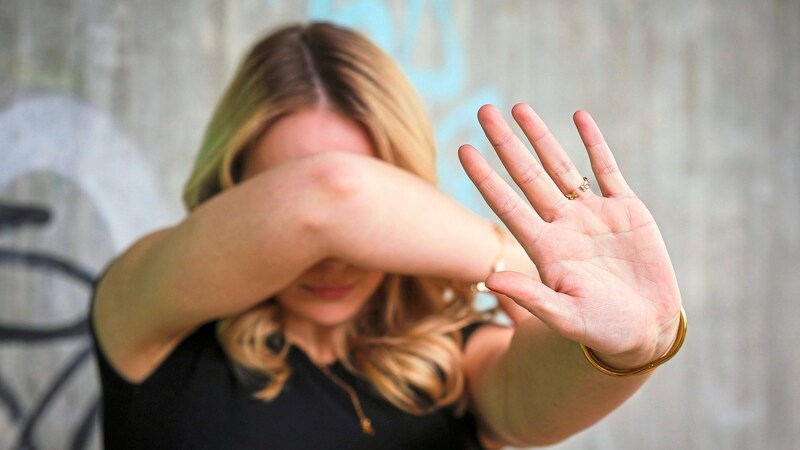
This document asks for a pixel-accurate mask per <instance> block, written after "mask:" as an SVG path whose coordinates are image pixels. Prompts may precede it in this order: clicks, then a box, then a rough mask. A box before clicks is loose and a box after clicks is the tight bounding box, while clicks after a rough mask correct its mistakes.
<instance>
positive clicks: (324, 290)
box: [303, 285, 353, 299]
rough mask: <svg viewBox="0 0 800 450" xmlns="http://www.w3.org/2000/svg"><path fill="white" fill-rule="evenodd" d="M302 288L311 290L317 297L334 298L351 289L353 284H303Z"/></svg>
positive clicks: (342, 295) (343, 294) (347, 292)
mask: <svg viewBox="0 0 800 450" xmlns="http://www.w3.org/2000/svg"><path fill="white" fill-rule="evenodd" d="M303 289H305V290H307V291H308V292H311V293H312V294H314V295H315V296H316V297H319V298H329V299H336V298H342V297H344V296H345V295H347V294H349V293H350V291H352V290H353V285H339V286H333V285H331V286H309V285H303Z"/></svg>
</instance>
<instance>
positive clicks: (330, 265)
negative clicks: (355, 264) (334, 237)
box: [319, 258, 347, 271]
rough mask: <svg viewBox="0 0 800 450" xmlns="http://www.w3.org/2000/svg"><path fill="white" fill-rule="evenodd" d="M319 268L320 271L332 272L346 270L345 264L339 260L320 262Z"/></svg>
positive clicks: (329, 259) (331, 259) (332, 259)
mask: <svg viewBox="0 0 800 450" xmlns="http://www.w3.org/2000/svg"><path fill="white" fill-rule="evenodd" d="M319 267H320V268H321V269H325V270H330V271H334V270H340V271H341V270H344V269H346V268H347V263H346V262H344V261H342V260H341V259H336V258H327V259H323V260H322V261H320V262H319Z"/></svg>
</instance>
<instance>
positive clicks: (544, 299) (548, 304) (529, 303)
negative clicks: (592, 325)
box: [486, 272, 581, 338]
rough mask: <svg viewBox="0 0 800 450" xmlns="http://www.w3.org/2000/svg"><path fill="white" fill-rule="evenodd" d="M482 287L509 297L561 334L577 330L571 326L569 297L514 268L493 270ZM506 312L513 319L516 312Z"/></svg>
mask: <svg viewBox="0 0 800 450" xmlns="http://www.w3.org/2000/svg"><path fill="white" fill-rule="evenodd" d="M486 287H488V288H489V289H491V290H492V291H493V292H497V293H498V294H502V295H504V296H507V297H509V298H511V299H512V300H513V301H514V302H515V303H516V304H517V305H519V306H521V307H522V308H525V309H526V310H528V312H530V313H531V314H533V315H534V316H536V317H538V318H539V319H540V320H541V321H542V322H544V323H545V324H547V326H549V327H550V328H552V329H553V330H554V331H556V332H557V333H559V334H561V335H563V336H565V337H568V338H572V337H574V336H575V335H576V334H578V332H580V331H581V330H576V329H574V328H575V317H576V316H575V314H574V307H573V302H572V297H570V296H568V295H566V294H562V293H560V292H556V291H554V290H552V289H550V288H549V287H547V286H546V285H544V284H543V283H542V282H541V281H539V280H535V279H533V278H531V277H529V276H527V275H524V274H521V273H518V272H495V273H493V274H492V275H490V276H489V277H488V278H487V279H486ZM498 300H499V298H498ZM501 306H503V305H502V303H501ZM503 309H506V308H505V306H503ZM509 316H510V317H511V318H512V320H514V322H515V323H516V322H517V317H519V314H518V313H515V314H514V316H512V315H511V314H509Z"/></svg>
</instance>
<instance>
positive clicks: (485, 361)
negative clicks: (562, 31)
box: [459, 105, 681, 446]
mask: <svg viewBox="0 0 800 450" xmlns="http://www.w3.org/2000/svg"><path fill="white" fill-rule="evenodd" d="M512 112H513V115H514V118H515V119H516V121H517V123H518V124H519V125H520V127H521V128H522V131H523V132H524V133H525V135H526V136H527V137H528V139H529V141H530V142H531V143H532V145H533V147H534V150H535V151H536V153H537V155H538V156H539V160H540V161H541V164H540V163H539V162H538V161H536V159H535V158H534V157H533V156H532V155H531V154H530V152H529V151H528V150H527V149H526V148H525V146H524V145H523V144H522V142H521V141H520V140H519V139H518V138H516V136H515V135H514V133H513V131H512V130H511V128H510V127H509V126H508V124H507V123H506V122H505V120H503V118H502V116H501V115H500V114H499V112H498V111H497V110H496V109H494V108H492V107H483V108H481V110H480V111H479V113H478V118H479V120H480V122H481V125H482V126H483V128H484V131H485V132H486V136H487V137H488V138H489V141H490V142H491V143H492V145H493V146H494V148H495V150H496V151H497V154H498V156H499V157H500V159H501V161H502V162H503V165H504V166H505V167H506V169H507V170H508V172H509V174H510V175H511V177H512V178H513V179H514V182H515V183H517V185H519V187H520V188H521V190H522V192H523V194H524V196H525V198H527V200H528V202H530V204H527V203H526V202H524V201H523V200H522V198H521V197H520V196H518V195H517V194H516V192H514V190H512V189H511V187H510V186H508V185H507V184H506V183H505V182H504V181H503V180H502V179H501V178H500V177H499V176H498V175H497V173H495V172H494V170H493V169H492V168H491V167H490V166H489V165H488V164H487V163H486V161H485V160H483V159H482V158H481V157H480V155H479V154H478V153H477V152H476V151H475V149H473V148H471V147H469V146H463V147H462V148H461V149H460V150H459V157H460V159H461V162H462V164H463V165H464V169H465V170H466V171H467V174H468V175H469V177H470V179H471V180H472V181H473V182H474V183H475V185H476V186H477V187H478V189H479V190H480V192H481V194H482V195H483V197H484V198H485V199H486V201H487V203H488V204H489V205H490V206H491V207H492V209H493V210H494V211H495V213H497V215H498V216H499V217H500V218H501V220H503V222H504V223H505V224H506V225H507V226H508V228H509V230H510V231H511V232H512V234H514V236H515V237H516V238H517V240H518V242H520V243H521V244H522V246H523V248H524V249H525V251H526V253H527V254H528V255H529V257H530V258H531V260H532V261H533V262H535V263H536V266H537V270H538V272H539V275H540V279H535V278H533V277H529V276H527V275H523V274H520V273H517V272H515V271H503V272H499V273H495V274H492V275H491V276H489V278H487V280H486V285H487V286H488V287H489V288H490V289H491V290H493V291H495V292H498V293H501V294H504V295H506V296H508V297H510V298H512V299H513V300H514V301H515V302H516V303H517V304H518V305H520V306H521V307H523V308H524V309H526V310H527V311H528V312H529V313H530V314H531V316H529V317H528V318H527V319H526V320H523V321H522V322H521V323H520V324H519V325H518V326H517V328H516V331H512V330H502V329H499V328H494V327H486V328H485V329H483V330H480V331H479V332H476V335H475V336H474V337H473V338H472V339H471V340H470V345H469V346H468V347H467V349H466V356H465V369H466V373H467V379H468V381H469V383H468V384H469V386H470V394H471V400H472V406H473V411H474V412H475V413H476V414H477V415H478V418H479V423H480V425H481V429H482V430H483V432H484V433H485V435H488V436H489V437H490V438H493V439H494V440H495V442H497V443H500V444H513V445H519V446H524V445H541V444H551V443H554V442H557V441H559V440H562V439H564V438H566V437H568V436H570V435H572V434H573V433H576V432H578V431H580V430H581V429H583V428H586V427H588V426H589V425H591V424H592V423H594V422H596V421H597V420H599V419H600V418H601V417H603V416H604V415H606V414H608V413H609V412H611V411H612V410H613V409H614V408H616V407H617V406H618V405H619V404H621V403H622V402H623V401H625V399H627V398H628V397H629V396H630V395H631V394H632V393H633V392H635V391H636V389H638V388H639V387H640V386H641V385H642V384H643V383H644V382H645V381H646V380H647V378H648V376H649V375H637V376H631V377H624V378H612V377H609V376H607V375H605V374H602V373H600V372H599V371H597V370H596V369H595V368H593V367H592V366H591V365H590V364H589V363H588V362H587V361H586V360H585V358H584V357H583V354H582V352H581V350H580V347H579V344H578V343H583V344H585V345H586V346H588V347H589V348H591V349H592V350H593V351H594V353H595V355H596V356H597V357H598V358H599V359H600V360H601V361H603V362H604V363H605V364H606V365H608V366H611V367H614V368H616V369H619V370H625V369H634V368H639V367H643V366H646V365H647V364H648V363H649V362H651V361H654V360H656V359H657V358H658V357H659V356H661V355H662V354H664V353H665V352H666V351H667V349H668V348H669V347H670V345H671V344H672V342H673V340H674V339H675V338H676V335H677V334H678V333H677V332H678V323H679V321H680V305H681V296H680V292H679V289H678V285H677V281H676V279H675V273H674V270H673V268H672V264H671V262H670V260H669V256H668V254H667V250H666V246H665V244H664V241H663V239H662V238H661V234H660V232H659V230H658V227H657V226H656V224H655V221H654V219H653V217H652V216H651V215H650V213H649V211H647V208H646V207H645V206H644V204H643V203H642V202H641V201H640V200H639V199H638V198H637V197H636V195H635V194H634V193H633V191H632V190H631V189H630V187H629V186H628V185H627V183H626V182H625V180H624V179H623V177H622V175H621V174H620V173H619V169H618V168H617V166H616V163H615V161H614V158H613V156H612V155H611V152H610V150H609V149H608V146H607V144H606V143H605V141H604V140H603V137H602V135H601V134H600V131H599V130H598V128H597V126H596V125H595V123H594V121H593V120H592V119H591V117H589V115H588V114H586V113H584V112H577V113H576V114H575V116H574V120H575V124H576V127H577V128H578V132H579V133H580V135H581V138H582V140H583V142H584V144H585V146H586V149H587V151H588V153H589V158H590V161H591V165H592V171H593V172H594V175H595V177H596V179H597V182H598V184H599V187H600V191H601V195H597V194H595V193H594V192H592V191H591V190H589V189H579V187H580V186H582V185H583V181H584V179H583V177H582V176H581V174H579V173H578V171H577V169H576V168H575V166H574V165H573V164H572V161H571V160H570V159H569V157H568V156H567V155H566V153H565V152H564V150H563V149H562V148H561V147H560V145H558V143H557V142H556V140H555V139H554V138H553V136H552V135H551V134H550V132H549V131H548V130H547V127H546V126H545V125H544V123H543V122H542V121H541V119H540V118H539V117H538V116H537V115H536V114H535V113H534V112H533V110H532V109H531V108H530V107H528V106H526V105H517V106H515V107H514V109H513V111H512ZM568 194H569V195H568Z"/></svg>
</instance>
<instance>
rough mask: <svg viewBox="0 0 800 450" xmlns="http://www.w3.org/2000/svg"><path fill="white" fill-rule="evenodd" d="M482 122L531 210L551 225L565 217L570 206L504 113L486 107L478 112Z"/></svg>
mask: <svg viewBox="0 0 800 450" xmlns="http://www.w3.org/2000/svg"><path fill="white" fill-rule="evenodd" d="M478 121H479V122H480V124H481V127H483V131H484V133H485V134H486V137H487V139H489V142H490V143H491V144H492V147H494V149H495V151H496V152H497V156H498V157H500V161H501V162H502V163H503V166H504V167H505V168H506V170H507V171H508V173H509V175H511V178H512V179H513V180H514V182H515V183H516V184H517V186H519V187H520V189H521V190H522V193H523V194H524V195H525V197H526V198H527V199H528V201H529V202H530V203H531V206H533V208H534V209H535V210H536V211H537V212H538V213H539V215H540V216H541V217H542V218H543V219H544V220H546V221H548V222H550V221H553V220H554V219H556V218H558V217H559V216H561V215H562V211H561V210H562V208H564V207H565V206H566V203H567V202H566V201H565V200H566V199H565V197H564V194H562V193H561V191H560V190H559V189H558V187H557V186H556V185H555V184H553V180H551V179H550V178H549V177H547V176H545V172H544V171H543V170H542V166H541V165H540V164H539V162H538V161H536V158H535V157H534V156H533V154H531V152H530V151H529V150H528V149H527V148H526V147H525V145H524V144H523V143H522V141H520V140H519V138H518V137H517V136H516V135H515V134H514V131H513V130H512V129H511V127H510V126H509V125H508V123H507V122H506V120H505V119H503V116H502V115H501V114H500V111H498V110H497V108H495V107H494V106H492V105H484V106H482V107H481V109H479V110H478Z"/></svg>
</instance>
